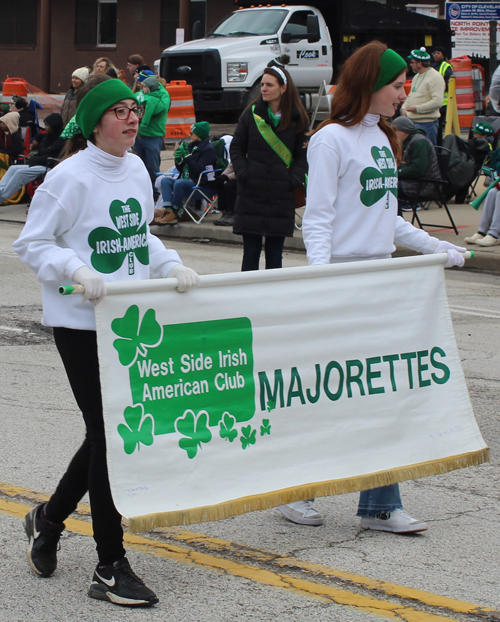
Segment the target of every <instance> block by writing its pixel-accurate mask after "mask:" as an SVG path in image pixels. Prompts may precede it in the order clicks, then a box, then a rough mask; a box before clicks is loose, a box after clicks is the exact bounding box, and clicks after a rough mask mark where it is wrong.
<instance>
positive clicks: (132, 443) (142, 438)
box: [118, 404, 153, 454]
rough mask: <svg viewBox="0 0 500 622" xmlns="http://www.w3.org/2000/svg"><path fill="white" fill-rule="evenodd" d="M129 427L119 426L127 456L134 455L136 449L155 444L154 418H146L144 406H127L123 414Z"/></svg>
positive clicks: (121, 424)
mask: <svg viewBox="0 0 500 622" xmlns="http://www.w3.org/2000/svg"><path fill="white" fill-rule="evenodd" d="M123 416H124V418H125V421H126V422H127V425H125V424H123V423H120V424H118V433H119V434H120V436H121V437H122V439H123V443H124V449H125V453H126V454H132V453H134V451H135V449H136V448H137V449H138V450H139V449H140V448H141V445H140V444H141V443H142V444H143V445H152V444H153V417H152V416H151V415H146V416H144V407H143V405H142V404H138V405H137V406H127V408H125V411H124V413H123Z"/></svg>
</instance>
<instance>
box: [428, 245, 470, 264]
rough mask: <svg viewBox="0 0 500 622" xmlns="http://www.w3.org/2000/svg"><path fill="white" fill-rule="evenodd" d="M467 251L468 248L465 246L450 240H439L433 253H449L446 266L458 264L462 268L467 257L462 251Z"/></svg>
mask: <svg viewBox="0 0 500 622" xmlns="http://www.w3.org/2000/svg"><path fill="white" fill-rule="evenodd" d="M466 251H467V249H466V248H464V247H463V246H455V244H451V243H450V242H445V241H444V240H439V242H438V243H437V246H436V248H435V249H434V253H433V254H436V253H448V261H447V262H446V263H445V264H444V267H445V268H451V267H452V266H458V267H459V268H461V267H462V266H463V265H464V264H465V259H464V257H463V255H461V254H460V253H465V252H466Z"/></svg>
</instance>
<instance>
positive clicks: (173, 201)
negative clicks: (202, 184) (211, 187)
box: [161, 177, 203, 211]
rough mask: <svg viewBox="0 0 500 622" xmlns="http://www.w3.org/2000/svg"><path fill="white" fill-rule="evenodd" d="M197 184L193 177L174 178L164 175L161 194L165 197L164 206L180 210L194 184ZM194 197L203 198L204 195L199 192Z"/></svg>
mask: <svg viewBox="0 0 500 622" xmlns="http://www.w3.org/2000/svg"><path fill="white" fill-rule="evenodd" d="M195 185H196V184H195V183H194V181H192V180H191V179H173V178H172V177H163V178H162V180H161V196H162V198H163V207H172V208H173V209H174V210H176V211H179V210H180V208H181V207H182V201H183V200H184V199H187V198H188V196H189V195H190V194H191V190H192V189H193V186H195ZM193 198H194V199H197V200H201V199H203V196H202V195H201V194H199V193H198V192H195V193H194V195H193Z"/></svg>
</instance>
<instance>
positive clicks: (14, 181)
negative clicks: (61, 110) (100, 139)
mask: <svg viewBox="0 0 500 622" xmlns="http://www.w3.org/2000/svg"><path fill="white" fill-rule="evenodd" d="M62 131H63V119H62V116H61V115H60V114H58V113H57V112H53V113H52V114H49V116H48V117H46V119H45V134H40V135H39V136H36V137H35V139H34V141H33V142H34V143H35V141H36V142H39V146H38V150H37V151H36V152H33V154H32V155H31V156H30V157H29V158H28V159H27V160H26V164H14V165H12V166H10V167H9V168H8V169H7V172H6V173H5V175H4V176H3V177H2V179H1V180H0V203H2V202H3V201H6V200H7V199H9V198H10V197H11V196H13V195H14V194H16V192H19V190H21V188H22V187H23V186H25V185H26V184H28V183H29V182H30V181H34V180H35V179H37V178H38V177H40V176H41V175H45V173H46V172H47V168H49V167H50V166H49V164H50V163H49V158H58V157H59V155H60V153H61V151H62V148H63V147H64V139H63V138H61V132H62Z"/></svg>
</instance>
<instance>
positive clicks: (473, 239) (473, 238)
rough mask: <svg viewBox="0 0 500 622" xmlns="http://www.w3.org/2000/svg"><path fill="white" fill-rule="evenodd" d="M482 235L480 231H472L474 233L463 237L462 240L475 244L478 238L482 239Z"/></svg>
mask: <svg viewBox="0 0 500 622" xmlns="http://www.w3.org/2000/svg"><path fill="white" fill-rule="evenodd" d="M483 238H484V235H483V234H482V233H474V235H471V236H469V237H468V238H464V242H465V243H466V244H477V243H478V242H477V241H478V240H482V239H483Z"/></svg>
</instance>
